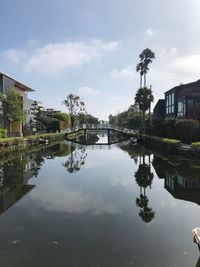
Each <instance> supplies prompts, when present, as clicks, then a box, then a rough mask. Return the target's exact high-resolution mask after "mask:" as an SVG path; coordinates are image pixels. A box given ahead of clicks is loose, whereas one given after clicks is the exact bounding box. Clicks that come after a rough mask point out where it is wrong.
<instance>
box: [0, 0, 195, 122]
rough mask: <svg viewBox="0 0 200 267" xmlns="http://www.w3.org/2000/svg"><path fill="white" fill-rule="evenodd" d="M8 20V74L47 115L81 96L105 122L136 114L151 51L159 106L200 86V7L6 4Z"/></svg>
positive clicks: (3, 45) (55, 0)
mask: <svg viewBox="0 0 200 267" xmlns="http://www.w3.org/2000/svg"><path fill="white" fill-rule="evenodd" d="M0 13H1V15H0V25H1V38H0V72H3V73H6V74H7V75H9V76H11V77H13V78H15V79H16V80H18V81H20V82H22V83H24V84H26V85H28V86H30V87H31V88H33V89H34V90H35V92H33V93H30V94H29V98H31V99H34V100H37V101H40V102H42V104H43V106H44V107H45V108H54V109H56V110H61V111H64V112H65V111H67V108H66V107H65V106H64V105H63V104H62V102H63V100H64V99H65V98H66V97H67V95H68V94H70V93H73V94H76V95H79V96H80V98H81V99H82V100H83V101H84V102H85V104H86V109H87V112H88V113H90V114H92V115H94V116H96V117H98V118H99V119H104V120H107V119H108V116H109V114H112V115H116V114H117V113H118V112H122V111H124V110H126V109H128V107H129V106H130V105H131V104H133V103H134V96H135V93H136V91H137V89H138V88H139V74H138V73H136V70H135V68H136V64H137V63H138V62H139V54H140V53H141V52H142V50H143V49H145V48H147V47H148V48H150V49H151V50H152V51H153V52H154V53H155V56H156V58H155V60H154V61H153V63H152V64H151V65H150V71H149V73H148V75H147V84H148V86H150V85H152V90H153V94H154V98H155V100H154V105H155V104H156V102H157V100H158V99H159V98H163V97H164V92H165V91H166V90H169V89H170V88H172V87H173V86H176V85H179V84H180V83H187V82H192V81H195V80H198V79H200V16H199V14H200V1H199V0H151V1H149V0H0Z"/></svg>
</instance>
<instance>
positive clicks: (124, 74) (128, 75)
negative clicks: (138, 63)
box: [111, 66, 136, 80]
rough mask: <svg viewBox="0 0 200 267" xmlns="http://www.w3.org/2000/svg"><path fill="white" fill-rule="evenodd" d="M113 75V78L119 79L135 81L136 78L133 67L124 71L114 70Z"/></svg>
mask: <svg viewBox="0 0 200 267" xmlns="http://www.w3.org/2000/svg"><path fill="white" fill-rule="evenodd" d="M111 75H112V77H113V78H117V79H122V80H123V79H124V80H127V79H129V80H134V79H135V78H136V70H135V67H133V66H128V67H126V68H122V69H113V70H112V71H111Z"/></svg>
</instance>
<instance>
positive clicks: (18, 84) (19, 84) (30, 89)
mask: <svg viewBox="0 0 200 267" xmlns="http://www.w3.org/2000/svg"><path fill="white" fill-rule="evenodd" d="M0 74H1V75H4V76H6V77H7V78H9V79H11V80H13V81H14V82H15V85H16V86H17V87H19V88H20V89H22V90H24V91H27V92H33V91H35V90H33V89H32V88H30V87H29V86H27V85H25V84H23V83H21V82H19V81H17V80H15V79H14V78H12V77H10V76H8V75H7V74H5V73H2V72H0Z"/></svg>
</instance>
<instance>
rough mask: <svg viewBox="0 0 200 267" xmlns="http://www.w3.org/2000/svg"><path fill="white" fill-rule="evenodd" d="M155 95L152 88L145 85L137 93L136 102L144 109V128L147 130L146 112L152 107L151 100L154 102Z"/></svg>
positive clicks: (140, 108)
mask: <svg viewBox="0 0 200 267" xmlns="http://www.w3.org/2000/svg"><path fill="white" fill-rule="evenodd" d="M153 100H154V97H153V94H152V90H151V89H149V88H147V87H143V88H140V89H138V90H137V92H136V95H135V103H137V104H138V106H139V110H140V111H142V130H143V131H144V130H145V112H146V111H147V110H148V109H149V108H150V104H151V102H153Z"/></svg>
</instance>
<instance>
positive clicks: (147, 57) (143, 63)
mask: <svg viewBox="0 0 200 267" xmlns="http://www.w3.org/2000/svg"><path fill="white" fill-rule="evenodd" d="M139 58H140V62H139V63H138V64H137V65H136V72H139V73H140V88H142V78H144V87H146V75H147V72H148V71H149V64H150V63H152V61H153V59H154V58H155V54H154V52H153V51H151V49H149V48H146V49H144V50H143V51H142V53H141V54H140V55H139Z"/></svg>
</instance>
